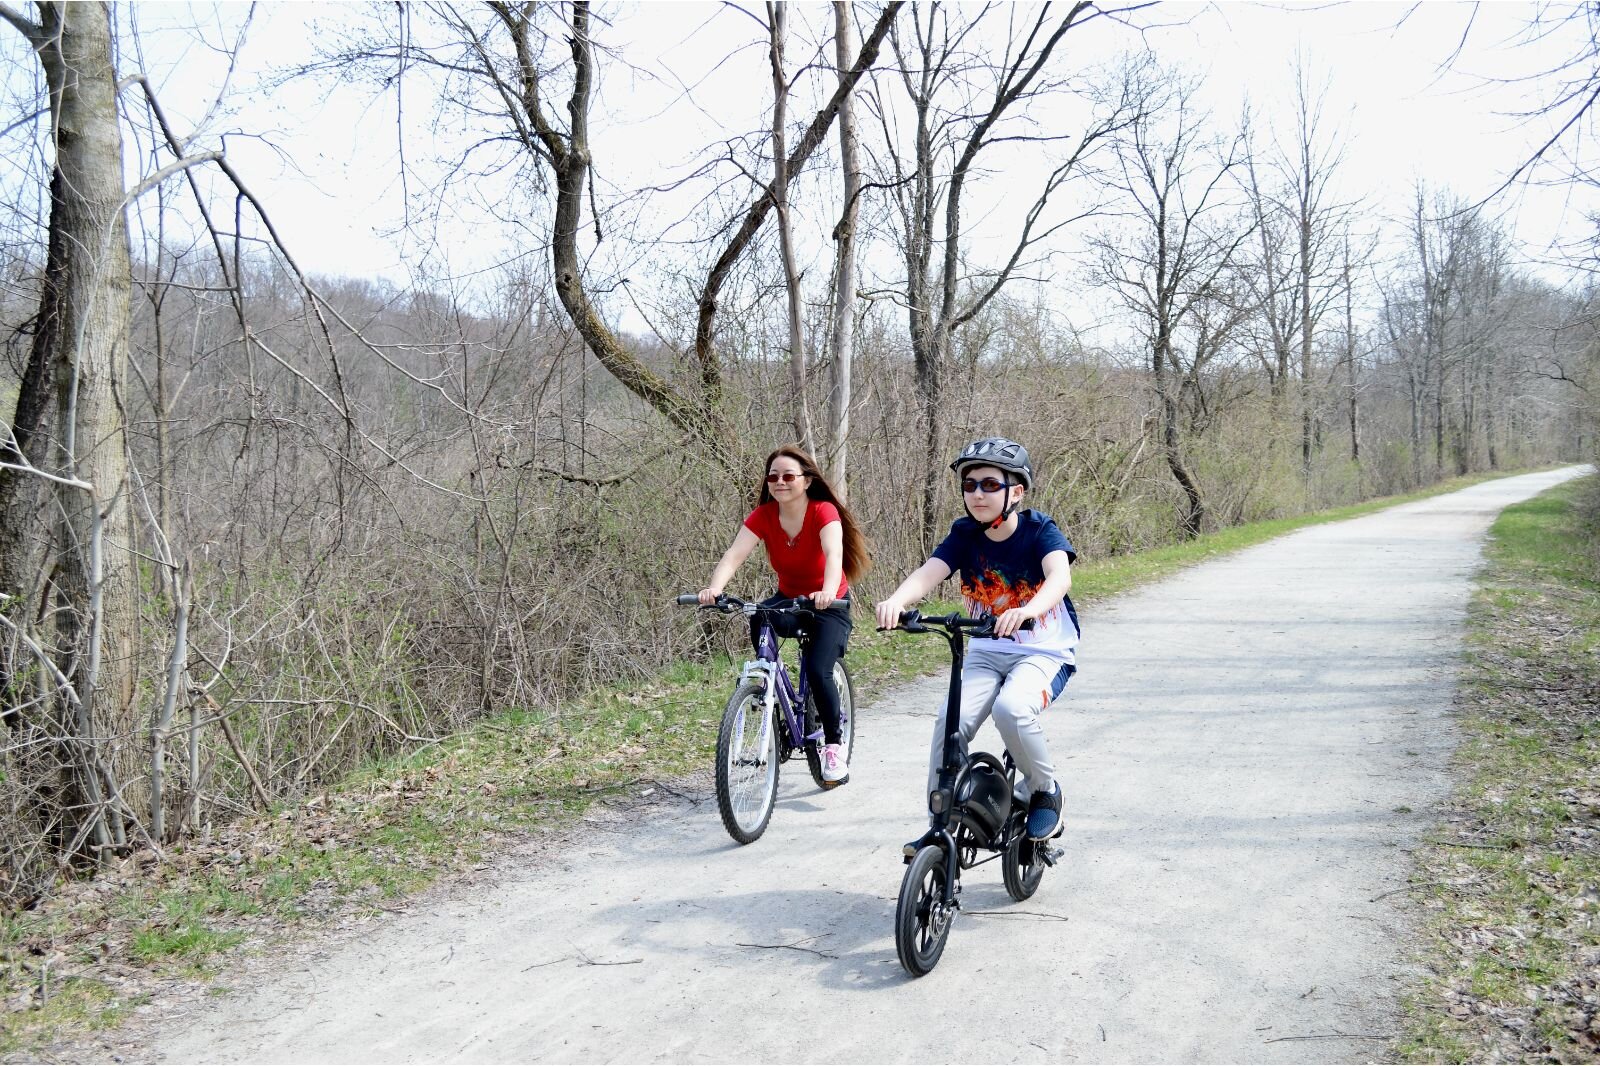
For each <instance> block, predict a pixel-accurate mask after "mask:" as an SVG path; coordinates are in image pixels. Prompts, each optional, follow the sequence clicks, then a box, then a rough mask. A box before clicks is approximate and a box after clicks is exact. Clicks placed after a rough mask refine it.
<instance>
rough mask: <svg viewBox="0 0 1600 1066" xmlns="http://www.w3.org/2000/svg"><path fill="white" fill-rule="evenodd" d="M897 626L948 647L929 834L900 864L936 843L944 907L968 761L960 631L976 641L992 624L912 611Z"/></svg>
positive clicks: (956, 854)
mask: <svg viewBox="0 0 1600 1066" xmlns="http://www.w3.org/2000/svg"><path fill="white" fill-rule="evenodd" d="M902 621H903V623H904V624H903V625H902V628H903V629H904V630H905V631H906V632H908V633H927V632H932V631H934V630H935V629H937V630H938V631H939V635H940V636H942V637H944V639H945V640H946V642H948V643H949V645H950V687H949V690H948V695H947V696H946V698H945V708H944V754H943V756H942V758H941V761H940V764H939V776H938V779H937V781H938V783H937V787H935V788H934V790H933V791H932V792H930V793H928V812H929V824H928V831H927V832H926V833H924V834H923V835H922V836H921V837H919V838H918V839H916V840H915V841H913V842H912V843H910V844H907V845H905V847H904V849H903V851H902V854H903V855H904V856H905V861H906V862H910V861H911V860H912V858H913V857H914V856H915V855H916V853H917V851H918V850H919V849H920V848H922V847H924V846H926V845H928V844H934V843H937V844H938V845H939V846H940V847H941V848H943V849H944V855H945V879H944V899H943V902H944V903H946V904H950V903H953V902H954V901H955V896H956V892H957V891H958V889H957V887H956V886H957V884H958V879H959V876H960V868H961V852H960V849H959V848H958V847H957V846H956V835H955V833H954V832H953V831H952V828H951V819H952V817H953V815H954V813H955V806H956V803H955V798H956V796H957V794H958V792H959V790H960V787H961V781H962V779H963V778H964V777H965V776H966V774H967V773H968V772H969V771H970V769H971V767H972V761H973V759H972V754H971V752H970V751H969V750H968V746H967V739H966V737H964V736H962V734H961V670H962V667H963V666H965V665H966V659H967V640H966V635H965V633H964V632H963V630H967V629H970V630H973V633H974V635H975V636H988V635H990V634H992V632H993V628H994V619H993V618H989V617H985V618H963V617H961V616H960V615H945V616H942V617H937V618H922V617H920V616H918V615H917V614H916V613H915V612H907V614H906V615H902ZM1029 628H1031V626H1030V627H1029ZM1003 765H1004V766H1005V769H1006V785H1007V787H1012V786H1014V784H1015V777H1016V764H1015V763H1014V762H1013V761H1012V759H1011V753H1010V752H1007V753H1006V755H1005V762H1004V764H1003ZM1012 831H1013V826H1012V825H1011V824H1010V823H1008V824H1007V825H1006V826H1003V827H1002V829H1001V835H1000V836H999V838H998V839H996V840H995V841H994V842H993V844H992V846H991V847H990V848H989V849H988V850H991V851H995V852H1002V851H1004V850H1005V848H1006V846H1007V845H1008V844H1010V843H1011V833H1012ZM1025 846H1026V842H1025ZM983 861H984V862H988V861H989V860H988V859H985V860H983Z"/></svg>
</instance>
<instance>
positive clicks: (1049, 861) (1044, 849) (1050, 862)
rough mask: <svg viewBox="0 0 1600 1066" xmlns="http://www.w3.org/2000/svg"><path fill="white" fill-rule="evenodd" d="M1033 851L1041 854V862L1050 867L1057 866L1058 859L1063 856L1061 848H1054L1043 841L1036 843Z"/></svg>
mask: <svg viewBox="0 0 1600 1066" xmlns="http://www.w3.org/2000/svg"><path fill="white" fill-rule="evenodd" d="M1033 851H1034V854H1035V855H1037V856H1039V861H1040V862H1042V863H1044V864H1045V865H1046V866H1050V867H1054V866H1055V864H1056V860H1057V859H1059V858H1061V854H1062V853H1061V849H1060V848H1052V847H1051V846H1050V845H1048V844H1042V843H1041V844H1035V845H1034V846H1033Z"/></svg>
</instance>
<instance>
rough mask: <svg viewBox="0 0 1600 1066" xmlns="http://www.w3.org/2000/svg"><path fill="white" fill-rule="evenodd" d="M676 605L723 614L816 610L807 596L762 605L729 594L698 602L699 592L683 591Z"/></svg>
mask: <svg viewBox="0 0 1600 1066" xmlns="http://www.w3.org/2000/svg"><path fill="white" fill-rule="evenodd" d="M678 606H679V607H701V606H704V607H705V609H706V610H708V611H721V612H722V613H723V614H732V613H733V612H735V611H743V612H745V613H746V614H754V613H755V612H757V611H814V610H816V606H815V605H814V604H813V603H812V602H811V599H810V597H808V596H796V597H795V598H794V599H792V600H779V601H778V602H777V603H769V604H766V605H765V606H763V605H762V604H759V603H753V602H751V601H749V600H741V599H740V598H739V597H737V596H729V595H726V594H723V595H719V596H718V597H717V599H716V602H715V603H708V604H702V603H701V602H700V594H699V593H698V592H685V593H682V594H680V595H679V596H678Z"/></svg>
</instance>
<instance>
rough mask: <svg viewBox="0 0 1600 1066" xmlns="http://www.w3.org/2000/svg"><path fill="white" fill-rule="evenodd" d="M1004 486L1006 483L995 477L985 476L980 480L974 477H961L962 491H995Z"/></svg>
mask: <svg viewBox="0 0 1600 1066" xmlns="http://www.w3.org/2000/svg"><path fill="white" fill-rule="evenodd" d="M1005 487H1006V483H1005V482H1004V481H1001V480H1000V479H999V478H997V477H986V478H984V479H983V480H982V481H979V480H978V479H977V478H975V477H964V478H962V479H961V491H962V492H986V493H996V492H999V491H1000V490H1001V489H1003V488H1005Z"/></svg>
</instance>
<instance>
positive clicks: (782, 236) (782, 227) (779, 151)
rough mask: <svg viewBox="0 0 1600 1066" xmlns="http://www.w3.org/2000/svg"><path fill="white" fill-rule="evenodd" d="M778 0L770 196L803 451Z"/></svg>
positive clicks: (807, 412)
mask: <svg viewBox="0 0 1600 1066" xmlns="http://www.w3.org/2000/svg"><path fill="white" fill-rule="evenodd" d="M785 10H786V8H785V7H784V5H783V4H781V3H772V2H771V0H768V3H767V28H768V31H769V33H770V43H769V46H768V49H767V55H768V58H770V59H771V61H772V190H771V193H770V194H769V195H771V197H772V205H773V208H774V213H775V214H776V215H777V216H778V249H779V252H780V254H781V257H782V261H783V287H784V291H785V292H786V293H787V294H788V296H789V391H790V396H789V403H790V404H791V410H792V411H793V412H794V416H793V421H794V439H795V440H796V441H797V442H798V443H799V445H800V447H801V448H803V449H804V450H806V451H808V452H809V451H811V450H812V448H813V444H812V439H811V407H810V405H809V404H808V403H807V402H806V344H805V326H804V324H803V323H802V322H801V321H800V311H801V303H800V273H799V269H798V267H797V266H796V265H795V257H794V230H793V227H792V226H791V224H790V216H789V169H788V159H787V148H786V147H785V141H786V138H785V136H784V128H783V127H784V122H785V121H786V119H787V116H788V110H789V107H788V105H789V82H788V79H787V78H785V77H784V73H783V38H784V22H785V21H786V20H785V18H784V12H785Z"/></svg>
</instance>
